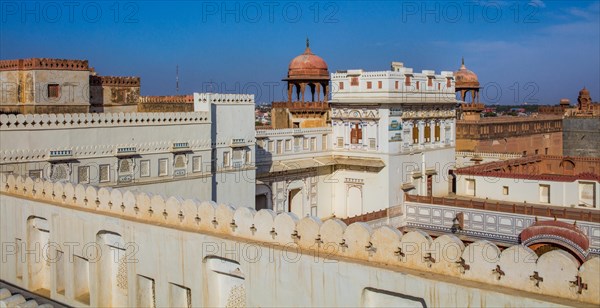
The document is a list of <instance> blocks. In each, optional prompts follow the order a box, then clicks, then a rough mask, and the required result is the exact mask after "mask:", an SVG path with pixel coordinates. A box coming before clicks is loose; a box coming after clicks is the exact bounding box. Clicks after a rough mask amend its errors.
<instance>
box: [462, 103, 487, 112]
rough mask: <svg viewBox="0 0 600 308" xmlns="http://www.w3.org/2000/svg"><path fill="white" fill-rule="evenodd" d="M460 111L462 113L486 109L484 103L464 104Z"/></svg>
mask: <svg viewBox="0 0 600 308" xmlns="http://www.w3.org/2000/svg"><path fill="white" fill-rule="evenodd" d="M460 109H461V110H462V111H482V110H483V109H485V105H484V104H482V103H462V104H460Z"/></svg>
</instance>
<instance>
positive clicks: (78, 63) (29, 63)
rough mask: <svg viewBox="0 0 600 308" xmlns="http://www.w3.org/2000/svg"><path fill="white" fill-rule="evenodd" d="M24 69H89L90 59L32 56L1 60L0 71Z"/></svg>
mask: <svg viewBox="0 0 600 308" xmlns="http://www.w3.org/2000/svg"><path fill="white" fill-rule="evenodd" d="M15 70H19V71H23V70H66V71H89V70H90V68H89V66H88V60H68V59H49V58H31V59H19V60H0V71H15Z"/></svg>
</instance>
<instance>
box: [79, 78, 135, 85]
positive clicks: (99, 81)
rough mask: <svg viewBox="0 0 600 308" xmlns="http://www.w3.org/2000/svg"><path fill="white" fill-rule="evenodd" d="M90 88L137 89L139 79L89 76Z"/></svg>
mask: <svg viewBox="0 0 600 308" xmlns="http://www.w3.org/2000/svg"><path fill="white" fill-rule="evenodd" d="M90 86H117V87H139V86H140V77H121V76H90Z"/></svg>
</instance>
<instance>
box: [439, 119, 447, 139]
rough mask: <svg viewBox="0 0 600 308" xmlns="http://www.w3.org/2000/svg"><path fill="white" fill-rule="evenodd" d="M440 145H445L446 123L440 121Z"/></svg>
mask: <svg viewBox="0 0 600 308" xmlns="http://www.w3.org/2000/svg"><path fill="white" fill-rule="evenodd" d="M440 143H441V144H445V143H446V121H445V120H441V121H440Z"/></svg>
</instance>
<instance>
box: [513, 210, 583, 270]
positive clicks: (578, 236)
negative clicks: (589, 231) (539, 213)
mask: <svg viewBox="0 0 600 308" xmlns="http://www.w3.org/2000/svg"><path fill="white" fill-rule="evenodd" d="M520 239H521V244H523V245H525V246H532V245H535V244H542V243H549V244H555V245H559V246H562V247H563V248H566V249H567V250H569V251H570V252H572V253H573V254H574V255H576V256H577V257H578V259H579V260H580V261H582V262H583V261H585V259H586V257H587V255H588V250H589V248H590V240H589V238H588V237H587V235H585V233H583V231H581V230H580V229H579V228H578V227H577V226H576V225H573V224H569V223H566V222H562V221H557V220H555V221H536V222H535V223H534V224H533V225H531V226H530V227H528V228H526V229H525V230H523V231H522V232H521V235H520Z"/></svg>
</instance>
